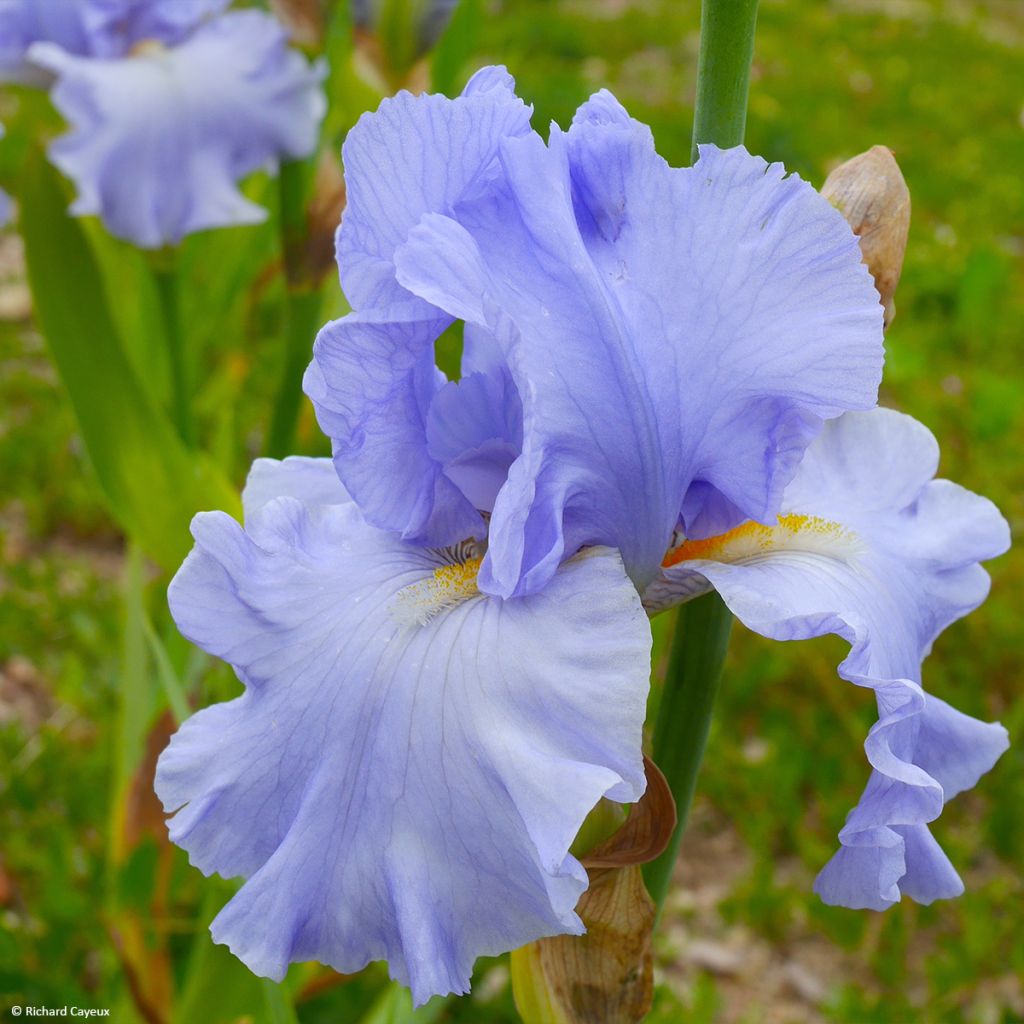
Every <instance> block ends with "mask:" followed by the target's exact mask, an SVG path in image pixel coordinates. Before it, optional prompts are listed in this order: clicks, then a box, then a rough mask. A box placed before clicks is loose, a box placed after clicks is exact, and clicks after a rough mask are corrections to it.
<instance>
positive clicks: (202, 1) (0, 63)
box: [0, 0, 231, 85]
mask: <svg viewBox="0 0 1024 1024" xmlns="http://www.w3.org/2000/svg"><path fill="white" fill-rule="evenodd" d="M230 2H231V0H0V82H2V81H8V82H10V81H14V82H24V83H27V84H36V85H41V84H46V83H47V81H48V79H47V76H46V74H45V72H44V71H43V69H41V68H39V67H38V66H37V65H35V64H33V63H32V62H31V61H30V60H28V59H27V54H28V49H29V47H30V46H31V45H32V44H33V43H39V42H48V43H54V44H55V45H57V46H59V47H60V48H61V49H62V50H66V51H67V52H68V53H73V54H78V55H80V56H83V57H124V56H125V55H126V54H127V53H128V52H129V50H131V48H132V47H133V46H135V45H136V44H137V43H139V42H142V41H143V40H155V41H156V42H160V43H163V44H164V45H165V46H173V45H175V44H176V43H179V42H181V41H182V40H183V39H184V38H185V37H186V36H188V35H189V33H190V32H191V31H192V30H193V29H194V28H195V27H196V26H197V25H199V23H200V22H202V21H203V20H204V19H205V18H207V17H210V16H211V15H214V14H219V13H220V12H221V11H223V10H224V9H225V8H226V7H227V6H228V4H229V3H230Z"/></svg>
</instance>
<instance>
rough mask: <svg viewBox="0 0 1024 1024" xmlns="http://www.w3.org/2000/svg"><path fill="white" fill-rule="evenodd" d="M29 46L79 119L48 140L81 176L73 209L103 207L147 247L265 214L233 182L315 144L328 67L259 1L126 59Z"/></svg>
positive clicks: (58, 97)
mask: <svg viewBox="0 0 1024 1024" xmlns="http://www.w3.org/2000/svg"><path fill="white" fill-rule="evenodd" d="M30 55H31V57H32V59H33V60H34V61H36V62H37V63H38V64H40V65H41V66H44V67H47V68H49V69H50V70H52V71H53V72H55V73H56V74H57V76H58V81H57V84H56V86H55V88H54V90H53V100H54V102H55V104H56V105H57V107H58V108H59V109H60V111H61V112H62V113H63V114H64V116H65V117H66V118H67V120H68V121H69V122H70V123H71V126H72V130H71V131H70V132H69V133H68V134H66V135H64V136H61V137H60V138H59V139H57V141H56V142H54V143H53V144H52V145H51V147H50V157H51V159H52V160H53V162H54V163H55V164H56V165H57V166H58V167H60V169H61V170H62V171H63V172H64V173H65V174H67V175H68V177H70V178H71V179H72V180H73V181H74V182H75V184H76V186H77V188H78V196H77V198H76V200H75V202H74V204H73V205H72V207H71V210H72V212H73V213H75V214H79V215H81V214H98V215H99V216H101V217H102V218H103V221H104V223H105V224H106V226H107V228H108V229H109V230H110V231H111V232H112V233H113V234H115V235H117V236H119V237H120V238H124V239H127V240H128V241H130V242H134V243H135V244H136V245H139V246H142V247H143V248H158V247H160V246H163V245H168V244H174V243H177V242H179V241H180V240H181V239H182V237H184V236H185V235H187V234H189V233H191V232H193V231H200V230H203V229H204V228H212V227H223V226H226V225H231V224H249V223H254V222H257V221H260V220H262V219H263V218H264V217H265V216H266V211H265V210H264V209H263V208H262V207H260V206H257V205H256V204H255V203H253V202H251V201H250V200H248V199H246V198H245V196H243V195H242V193H241V192H240V191H239V190H238V187H237V182H238V181H239V180H240V179H241V178H243V177H244V176H245V175H247V174H249V173H251V172H252V171H254V170H256V169H257V168H259V167H262V166H265V165H266V164H267V163H268V162H271V161H274V160H276V159H278V158H279V157H292V158H298V157H302V156H306V155H308V154H309V153H310V152H312V150H313V149H314V148H315V146H316V141H317V135H318V131H319V124H320V119H321V118H322V116H323V113H324V109H325V101H324V96H323V91H322V89H321V87H320V80H321V79H322V78H323V74H324V70H323V68H322V67H311V66H310V65H309V64H308V63H307V62H306V60H305V58H304V57H302V56H301V55H300V54H299V53H297V52H296V51H293V50H290V49H289V48H288V46H287V39H286V37H285V34H284V32H283V30H282V29H281V27H280V26H279V25H278V24H277V22H276V21H275V20H274V19H273V18H271V17H270V16H269V15H265V14H261V13H259V12H257V11H239V12H237V13H234V14H227V15H225V16H224V17H222V18H217V19H215V20H213V21H211V22H209V23H207V24H205V25H204V26H203V27H201V28H200V29H199V30H198V31H197V32H196V33H195V34H194V35H192V36H191V37H190V38H189V39H188V40H187V41H186V42H184V43H182V45H180V46H178V47H175V48H174V49H170V50H165V49H163V48H160V47H156V48H146V49H145V50H144V52H141V53H139V54H138V55H136V56H133V57H130V58H126V59H121V60H89V59H85V58H81V57H75V56H73V55H71V54H68V53H66V52H64V51H62V50H60V49H59V48H57V47H55V46H53V45H50V44H45V43H39V44H37V45H35V46H33V47H32V49H31V51H30Z"/></svg>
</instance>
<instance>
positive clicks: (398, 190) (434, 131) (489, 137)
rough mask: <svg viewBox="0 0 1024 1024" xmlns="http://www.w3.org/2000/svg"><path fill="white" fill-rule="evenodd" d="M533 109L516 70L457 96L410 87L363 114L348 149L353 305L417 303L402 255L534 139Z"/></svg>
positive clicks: (347, 259)
mask: <svg viewBox="0 0 1024 1024" xmlns="http://www.w3.org/2000/svg"><path fill="white" fill-rule="evenodd" d="M531 113H532V108H530V107H527V106H526V105H525V104H524V103H523V101H522V100H521V99H519V97H518V96H516V94H515V82H514V81H513V80H512V78H511V76H510V75H509V74H508V72H507V71H505V69H504V68H499V67H490V68H484V69H483V70H482V71H479V72H478V73H477V74H476V75H474V76H473V78H471V79H470V81H469V84H468V85H467V86H466V88H465V89H464V90H463V93H462V95H461V96H459V97H457V98H456V99H454V100H450V99H448V98H447V97H446V96H438V95H423V96H413V95H412V94H410V93H408V92H404V91H403V92H400V93H399V94H398V95H397V96H394V97H392V98H390V99H386V100H384V102H383V103H381V105H380V107H378V109H377V110H376V111H374V112H373V113H367V114H363V116H362V117H361V118H360V119H359V121H358V123H357V124H356V126H355V127H354V128H353V129H352V131H350V132H349V134H348V137H347V138H346V139H345V145H344V147H343V148H342V159H343V160H344V164H345V185H346V189H347V195H346V199H347V203H346V208H345V214H344V217H343V218H342V223H341V228H340V229H339V231H338V240H337V251H338V267H339V270H340V273H341V286H342V288H343V289H344V291H345V296H346V298H347V299H348V301H349V304H350V305H351V306H352V308H353V309H355V310H365V309H367V308H368V307H371V306H375V307H380V306H385V305H389V304H391V303H394V302H408V301H410V299H411V296H410V295H409V294H408V293H407V292H406V291H405V290H404V289H403V288H401V287H400V286H399V285H398V284H397V282H396V281H395V271H394V263H393V260H394V254H395V250H396V249H397V248H398V247H399V246H400V245H402V244H403V243H404V242H405V241H406V239H407V238H408V237H409V232H410V231H411V230H412V229H413V228H414V227H415V226H416V225H417V224H418V223H419V220H420V218H421V217H422V216H423V215H424V214H425V213H450V212H451V210H452V208H453V207H454V206H455V204H456V203H458V202H459V200H460V199H462V198H463V197H464V196H465V195H466V194H467V193H468V192H472V191H474V190H476V189H479V188H483V187H486V183H487V181H488V180H489V179H490V178H491V177H493V175H494V174H495V173H496V172H497V166H498V165H497V154H498V147H499V146H500V145H501V141H502V140H503V139H505V138H508V137H514V136H520V135H525V134H527V133H529V132H530V130H531V129H530V114H531ZM434 315H435V316H436V311H435V312H434Z"/></svg>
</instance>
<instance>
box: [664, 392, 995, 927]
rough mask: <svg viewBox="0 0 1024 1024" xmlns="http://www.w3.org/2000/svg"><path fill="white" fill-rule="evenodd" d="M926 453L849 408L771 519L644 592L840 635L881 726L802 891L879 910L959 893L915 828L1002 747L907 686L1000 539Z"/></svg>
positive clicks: (981, 580) (948, 868) (793, 630)
mask: <svg viewBox="0 0 1024 1024" xmlns="http://www.w3.org/2000/svg"><path fill="white" fill-rule="evenodd" d="M938 461H939V450H938V445H937V444H936V442H935V439H934V437H932V435H931V434H930V433H929V432H928V430H927V429H926V428H925V427H923V426H922V425H921V424H920V423H917V422H916V421H915V420H913V419H911V418H910V417H909V416H904V415H902V414H901V413H897V412H893V411H891V410H889V409H874V410H872V411H871V412H866V413H848V414H847V415H845V416H843V417H841V418H840V419H838V420H835V421H833V422H832V423H830V424H828V425H827V426H826V427H825V430H824V432H823V433H822V435H821V436H820V437H819V438H818V439H817V440H816V441H815V442H814V443H813V444H812V445H811V447H810V448H809V449H808V451H807V453H806V455H805V456H804V459H803V461H802V462H801V464H800V468H799V469H798V471H797V474H796V477H795V478H794V480H793V481H792V483H791V484H790V485H789V487H788V488H787V489H786V493H785V496H784V498H783V503H782V514H781V515H780V516H779V519H778V523H777V524H776V525H774V526H764V525H761V524H759V523H746V524H743V525H741V526H739V527H737V528H735V529H733V530H732V531H730V532H728V533H725V534H724V535H722V536H719V537H713V538H709V539H704V540H698V541H687V542H685V543H683V544H682V545H681V546H679V547H678V548H676V549H675V550H674V551H672V552H670V554H669V555H668V557H667V558H666V560H665V562H666V568H665V570H664V572H663V574H662V576H661V578H660V579H659V580H657V581H656V582H655V583H654V584H653V585H652V586H651V588H650V589H649V590H648V592H647V594H646V595H645V603H646V604H647V606H648V608H649V609H650V610H651V611H657V610H660V609H661V608H664V607H667V606H668V605H670V604H673V603H676V602H677V601H678V600H679V599H681V598H683V597H691V596H694V595H695V594H696V593H699V592H701V591H702V590H705V589H707V588H708V587H709V586H713V587H714V588H715V589H716V590H717V591H718V592H719V593H720V594H721V595H722V597H723V598H724V600H725V602H726V604H728V606H729V608H730V609H731V610H732V611H733V612H734V613H735V615H736V616H737V618H739V619H740V620H741V621H742V622H743V623H744V624H745V625H746V626H748V627H749V628H751V629H753V630H755V631H757V632H758V633H762V634H763V635H765V636H768V637H771V638H773V639H775V640H799V639H806V638H808V637H812V636H821V635H823V634H825V633H837V634H838V635H839V636H841V637H843V638H844V639H845V640H847V641H848V642H849V643H850V646H851V651H850V654H849V656H848V657H847V658H846V660H845V661H844V662H843V663H842V665H840V666H839V674H840V675H841V676H842V677H843V678H845V679H849V680H850V681H851V682H853V683H856V684H857V685H858V686H865V687H868V688H870V689H872V690H874V692H875V696H876V698H877V701H878V713H879V720H878V723H877V724H876V725H875V726H874V727H873V728H872V730H871V732H870V734H869V735H868V739H867V742H866V743H865V750H866V751H867V755H868V760H869V761H870V763H871V766H872V768H873V771H872V773H871V779H870V781H869V782H868V785H867V788H866V789H865V791H864V795H863V796H862V797H861V800H860V803H859V805H858V806H857V807H856V809H855V810H853V811H852V812H851V813H850V815H849V817H848V818H847V821H846V825H845V826H844V828H843V830H842V831H841V832H840V834H839V839H840V842H841V843H842V848H841V849H840V851H839V852H838V853H837V854H836V855H835V857H833V859H832V860H831V862H830V863H829V864H828V865H827V866H826V867H825V869H824V870H823V871H822V873H821V874H820V876H819V877H818V881H817V883H816V885H815V889H816V891H817V892H818V893H819V894H820V895H821V897H822V899H823V900H824V901H825V902H826V903H835V904H840V905H842V906H846V907H870V908H873V909H875V910H883V909H885V908H886V907H888V906H891V905H892V904H893V903H895V902H898V901H899V899H900V897H901V895H907V896H910V897H912V898H913V899H915V900H917V901H918V902H921V903H931V902H932V901H933V900H936V899H943V898H948V897H951V896H957V895H959V894H960V893H961V892H962V891H963V883H962V882H961V881H960V878H959V876H958V875H957V873H956V871H955V870H954V868H953V866H952V865H951V864H950V863H949V860H948V859H947V858H946V855H945V854H944V853H943V852H942V850H941V848H940V847H939V845H938V843H936V841H935V839H934V838H933V836H932V834H931V832H930V830H929V828H928V824H927V823H928V822H930V821H934V820H935V818H937V817H938V816H939V814H940V813H941V811H942V807H943V804H944V803H945V801H946V800H949V799H951V798H952V797H954V796H956V794H957V793H959V792H961V791H963V790H965V789H969V788H970V787H972V786H973V785H974V784H975V783H976V782H977V781H978V779H979V778H980V776H982V775H983V774H984V773H985V772H987V771H988V770H989V769H990V768H991V767H992V766H993V765H994V764H995V762H996V760H997V759H998V758H999V756H1000V755H1001V754H1002V753H1003V751H1004V750H1006V748H1007V746H1008V741H1007V735H1006V730H1005V729H1004V728H1003V727H1002V726H1001V725H997V724H987V723H984V722H979V721H977V720H976V719H974V718H970V717H968V716H967V715H963V714H961V713H960V712H959V711H956V710H954V709H953V708H951V707H950V706H949V705H948V704H946V703H945V702H944V701H942V700H939V699H938V698H937V697H933V696H931V695H930V694H928V693H926V692H925V691H924V690H923V689H922V687H921V662H922V661H923V659H924V658H925V656H926V655H927V654H928V652H929V650H930V649H931V646H932V643H933V641H934V640H935V638H936V637H937V636H938V634H939V633H940V632H941V631H942V630H943V629H945V627H946V626H948V625H949V624H950V623H951V622H954V621H955V620H957V619H959V618H961V617H962V616H964V615H966V614H967V613H968V612H970V611H972V610H973V609H974V608H976V607H977V606H978V605H979V604H981V602H982V601H983V600H984V599H985V596H986V595H987V594H988V587H989V579H988V574H987V573H986V572H985V571H984V570H983V569H982V568H981V567H980V565H979V564H978V563H979V562H980V561H982V560H984V559H988V558H994V557H995V556H996V555H1000V554H1002V553H1003V552H1004V551H1005V550H1006V549H1007V547H1008V546H1009V536H1010V535H1009V528H1008V526H1007V524H1006V521H1005V520H1004V519H1003V517H1002V516H1001V515H1000V514H999V512H998V510H997V509H996V508H995V506H994V505H993V504H992V503H991V502H990V501H988V500H987V499H985V498H982V497H979V496H978V495H976V494H972V493H971V492H970V491H966V490H964V489H963V488H962V487H958V486H957V485H956V484H953V483H950V482H949V481H948V480H934V479H932V478H933V477H934V476H935V471H936V468H937V466H938Z"/></svg>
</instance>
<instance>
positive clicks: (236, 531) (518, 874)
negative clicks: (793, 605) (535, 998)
mask: <svg viewBox="0 0 1024 1024" xmlns="http://www.w3.org/2000/svg"><path fill="white" fill-rule="evenodd" d="M286 467H287V468H286ZM311 468H312V467H310V466H309V465H299V466H296V465H295V464H294V463H293V464H292V465H291V466H289V463H288V462H285V463H283V464H276V465H275V464H269V465H264V466H262V467H260V468H259V470H258V473H257V474H256V475H258V476H259V477H260V478H261V479H262V480H263V481H266V480H267V479H268V477H273V476H275V475H276V476H277V478H278V484H279V485H281V484H282V483H283V484H284V487H285V489H286V490H293V489H303V488H305V485H306V482H308V479H309V477H308V471H309V470H310V469H311ZM293 470H294V472H293ZM318 472H319V470H314V473H318ZM286 478H291V482H289V481H288V480H287V479H286ZM296 480H299V484H298V488H296V487H295V481H296ZM317 486H319V485H317ZM261 489H262V491H263V493H266V488H262V485H261V488H254V485H253V484H252V482H250V495H252V494H254V493H256V491H257V490H261ZM254 504H255V503H254ZM193 532H194V535H195V537H196V547H195V549H194V551H193V552H192V554H191V555H190V556H189V557H188V559H187V560H186V562H185V564H184V565H183V567H182V569H181V570H180V571H179V573H178V575H177V576H176V577H175V579H174V581H173V583H172V585H171V590H170V603H171V608H172V611H173V614H174V616H175V620H176V621H177V623H178V625H179V627H180V629H181V630H182V632H183V633H184V634H185V635H186V636H187V637H189V638H190V639H192V640H193V641H194V642H195V643H197V644H198V645H199V646H201V647H202V648H204V649H205V650H207V651H209V652H210V653H212V654H215V655H217V656H219V657H221V658H224V659H225V660H227V661H229V662H230V663H231V664H232V665H233V666H234V667H235V669H236V671H237V673H238V675H239V677H240V678H241V679H242V681H243V682H244V683H245V686H246V689H245V693H244V695H243V696H241V697H239V698H238V699H236V700H233V701H231V702H229V703H226V704H220V705H216V706H214V707H211V708H208V709H207V710H205V711H201V712H199V713H198V714H197V715H195V716H193V717H192V718H191V719H190V720H189V721H187V722H186V723H185V724H184V725H183V727H182V728H181V730H180V731H179V733H178V734H177V735H176V736H175V737H174V739H173V740H172V742H171V744H170V745H169V747H168V748H167V750H166V751H165V752H164V754H163V755H162V757H161V759H160V762H159V766H158V771H157V780H156V786H157V791H158V793H159V795H160V798H161V800H162V801H163V803H164V805H165V807H166V808H167V809H168V810H169V811H176V812H177V813H176V814H175V816H174V817H173V818H172V819H171V822H170V832H171V836H172V838H173V839H174V841H175V842H176V843H178V844H179V845H181V846H183V847H184V848H185V849H186V850H188V852H189V855H190V858H191V861H192V863H193V864H195V865H196V866H198V867H199V868H200V869H201V870H203V871H204V872H207V873H209V872H218V873H220V874H223V875H225V876H236V875H241V876H244V877H245V878H246V879H247V881H246V883H245V884H244V885H243V886H242V888H241V889H240V890H239V892H238V894H237V895H236V896H235V897H234V898H233V899H232V900H231V901H230V902H229V903H228V904H227V906H226V907H225V908H224V909H223V910H222V911H221V913H220V914H219V915H218V917H217V919H216V920H215V921H214V924H213V926H212V931H213V935H214V938H215V939H216V941H218V942H221V943H225V944H227V945H229V946H230V947H231V949H232V950H233V951H234V952H235V953H236V955H238V956H239V957H240V958H241V959H242V960H244V961H245V963H246V964H248V965H249V967H250V968H251V969H252V970H254V971H255V972H256V973H259V974H262V975H265V976H268V977H272V978H278V979H279V978H281V977H282V976H283V975H284V973H285V970H286V969H287V966H288V964H289V963H290V962H293V961H299V960H310V959H315V960H319V961H321V962H323V963H326V964H329V965H331V966H332V967H334V968H336V969H337V970H339V971H343V972H351V971H356V970H359V969H360V968H362V967H363V966H364V965H365V964H366V963H367V962H368V961H370V960H378V959H385V960H387V961H388V963H389V965H390V969H391V972H392V975H393V976H394V977H395V978H397V979H399V980H401V981H402V982H404V983H407V984H409V985H410V986H411V988H412V990H413V993H414V997H415V999H416V1001H417V1002H418V1003H421V1002H423V1001H425V1000H426V999H427V998H429V997H430V996H431V995H433V994H435V993H446V992H463V991H465V990H466V989H467V987H468V984H469V977H470V972H471V969H472V964H473V961H474V959H475V958H476V957H477V956H480V955H485V954H497V953H500V952H503V951H505V950H508V949H511V948H514V947H517V946H519V945H522V944H523V943H526V942H528V941H531V940H533V939H536V938H538V937H541V936H546V935H552V934H559V933H565V934H574V933H578V932H579V931H580V928H581V925H580V922H579V919H578V918H577V916H576V914H575V912H574V910H573V908H574V906H575V904H576V902H577V899H578V897H579V895H580V893H581V892H582V890H583V889H584V888H585V887H586V875H585V872H584V870H583V869H582V867H581V866H580V865H579V863H578V862H577V861H576V860H575V859H574V858H573V857H572V856H570V855H569V853H568V848H569V844H570V843H571V842H572V840H573V838H574V836H575V834H576V832H577V830H578V828H579V826H580V824H581V823H582V821H583V818H584V817H585V815H586V814H587V812H588V811H589V810H590V809H591V807H592V806H593V805H594V804H595V803H596V801H597V800H598V799H599V798H600V797H601V796H603V795H604V796H608V797H610V798H612V799H615V800H622V801H632V800H636V799H637V798H638V797H639V796H640V794H641V793H642V791H643V787H644V774H643V765H642V761H641V753H640V738H641V728H642V723H643V717H644V711H645V699H646V692H647V669H648V662H649V655H650V632H649V626H648V622H647V617H646V616H645V615H644V614H643V611H642V608H641V606H640V603H639V599H638V598H637V596H636V592H635V590H634V588H633V587H632V585H631V583H630V582H629V580H628V578H627V577H626V575H625V573H624V571H623V568H622V564H621V560H620V559H619V558H618V556H617V555H616V554H614V553H613V552H611V551H608V550H606V549H596V550H593V551H591V552H589V553H587V554H585V555H582V556H579V557H577V558H575V559H573V560H571V561H570V562H568V563H566V564H565V565H564V566H563V567H562V568H561V569H560V570H559V571H558V573H556V575H555V576H554V578H553V579H552V580H551V583H550V585H549V586H548V587H547V588H545V589H544V590H543V591H541V592H540V593H537V594H535V595H532V596H530V597H528V598H524V599H521V600H514V601H507V602H502V601H500V600H496V599H493V598H488V597H485V596H482V595H481V594H480V593H479V591H478V590H477V589H476V587H475V582H474V575H475V563H468V564H459V563H457V562H456V563H454V564H453V561H452V559H451V557H448V556H445V555H442V554H440V553H437V552H434V551H431V550H424V549H417V548H413V547H411V546H409V545H406V544H404V543H402V542H401V541H399V540H398V539H396V538H395V537H394V536H393V535H390V534H386V533H383V532H381V531H378V530H376V529H374V528H373V527H370V526H369V525H367V524H366V523H365V521H364V520H362V518H361V517H360V515H359V513H358V511H357V509H356V507H355V506H354V505H353V504H351V503H347V504H332V505H318V506H308V505H304V504H303V503H301V502H300V501H298V500H296V499H295V498H291V497H281V498H277V499H273V500H270V501H269V502H268V503H267V504H264V505H262V507H253V508H250V509H249V511H248V512H247V524H246V527H245V529H244V530H243V529H242V528H241V527H239V526H238V524H237V523H236V522H235V521H234V520H232V519H230V518H229V517H227V516H225V515H223V514H220V513H204V514H201V515H200V516H198V517H197V518H196V520H195V522H194V525H193Z"/></svg>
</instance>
